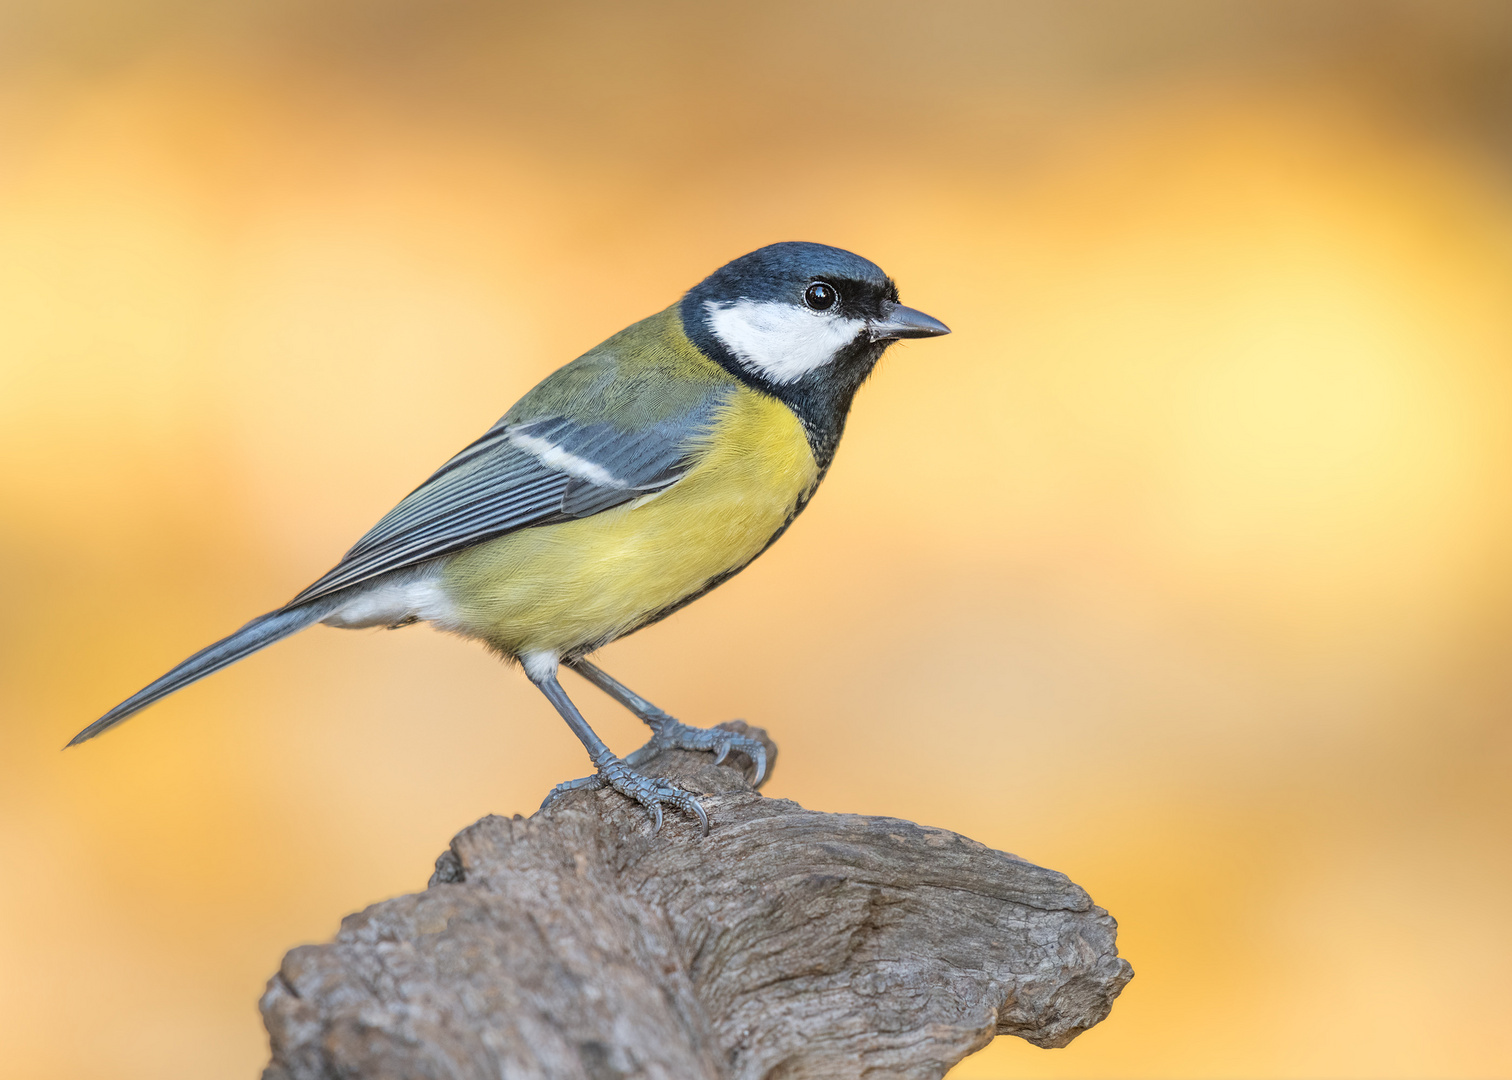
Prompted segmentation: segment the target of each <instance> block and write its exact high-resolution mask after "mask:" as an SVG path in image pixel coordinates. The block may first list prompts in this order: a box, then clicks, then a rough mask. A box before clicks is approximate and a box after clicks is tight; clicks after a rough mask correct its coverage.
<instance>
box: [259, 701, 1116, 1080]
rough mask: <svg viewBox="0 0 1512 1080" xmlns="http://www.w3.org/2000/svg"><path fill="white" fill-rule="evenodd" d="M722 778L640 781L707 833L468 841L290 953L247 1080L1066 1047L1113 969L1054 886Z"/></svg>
mask: <svg viewBox="0 0 1512 1080" xmlns="http://www.w3.org/2000/svg"><path fill="white" fill-rule="evenodd" d="M728 726H730V727H731V728H732V729H735V730H740V731H743V732H746V733H748V734H751V735H753V736H755V737H758V738H761V739H762V740H763V741H766V742H767V745H768V754H769V760H770V761H772V762H773V763H775V759H776V747H775V746H772V745H771V743H770V741H768V740H767V739H766V733H765V732H763V731H761V730H760V729H758V728H747V727H746V726H745V725H743V724H740V723H739V722H738V721H737V722H735V723H734V724H732V725H728ZM739 764H741V765H744V764H745V763H744V759H740V762H739ZM736 766H737V763H736V761H735V760H734V758H733V756H732V759H731V760H730V761H728V762H726V763H725V764H723V765H714V764H713V760H712V756H711V755H709V754H699V753H688V752H684V751H673V752H669V753H665V754H662V755H661V756H659V757H657V758H655V759H653V760H652V761H650V762H648V763H646V764H645V765H644V766H642V769H643V771H645V772H647V773H649V774H653V775H658V776H665V777H667V778H669V779H671V780H673V781H674V782H675V783H677V784H679V785H681V786H683V787H685V788H688V789H690V790H693V791H697V792H701V793H704V794H705V795H706V798H704V800H703V802H704V806H705V808H706V809H707V810H708V812H709V818H710V820H711V822H712V824H713V828H712V831H711V832H710V833H709V835H707V836H702V837H701V836H699V834H698V828H697V825H696V823H694V822H691V821H689V820H687V819H685V818H682V817H680V816H678V815H675V814H674V813H669V814H668V816H667V823H666V825H665V826H664V827H663V829H662V831H661V833H660V835H655V836H653V835H652V834H651V829H650V825H649V823H648V821H647V818H646V814H645V812H644V811H643V810H641V809H640V808H639V807H637V806H634V805H632V804H631V803H629V801H628V800H626V799H624V798H622V797H621V796H619V795H618V794H615V793H613V792H609V791H595V792H574V793H572V794H570V795H568V796H566V797H564V798H563V799H561V800H560V801H559V802H558V803H557V804H555V805H553V806H552V808H551V809H549V810H546V811H543V812H541V813H538V814H536V815H534V816H533V817H531V818H528V819H527V818H521V817H518V816H517V817H515V818H512V819H511V818H504V817H494V816H490V817H486V818H483V819H482V820H481V821H479V822H477V823H476V824H474V825H471V826H469V827H468V828H466V829H464V830H463V831H462V832H461V833H459V834H458V835H457V837H456V838H455V839H454V840H453V841H452V843H451V847H450V848H449V849H448V850H447V851H446V852H444V853H443V854H442V855H441V857H440V858H439V859H437V860H436V873H435V875H434V876H433V877H432V878H431V882H430V886H429V887H428V888H427V889H426V890H425V891H424V892H421V893H416V894H414V895H410V896H401V897H398V898H397V899H393V900H387V901H384V902H383V903H380V904H375V905H373V906H372V907H370V908H368V909H367V910H366V911H363V912H360V913H358V914H356V915H351V916H348V917H347V918H346V919H345V920H344V921H343V923H342V926H341V930H340V932H339V933H338V934H337V935H336V939H335V940H334V941H333V942H331V943H330V944H326V945H306V946H302V947H300V948H297V949H294V950H293V951H292V952H290V953H289V954H288V955H287V956H286V957H285V958H284V962H283V965H282V967H281V969H280V970H279V972H278V974H277V975H275V976H274V977H273V979H272V981H271V982H270V983H269V985H268V991H267V993H266V994H265V995H264V997H263V1000H262V1011H263V1017H264V1020H265V1022H266V1024H267V1027H268V1033H269V1036H270V1040H271V1044H272V1051H273V1058H272V1063H271V1064H270V1065H269V1066H268V1069H267V1071H266V1072H265V1073H264V1080H334V1078H337V1077H341V1078H351V1077H364V1078H368V1077H373V1078H388V1077H392V1078H395V1080H399V1078H405V1080H416V1078H436V1080H441V1078H446V1080H485V1078H488V1080H500V1078H508V1080H525V1078H531V1080H535V1078H542V1080H545V1078H550V1080H568V1078H570V1080H621V1078H628V1077H636V1078H646V1080H705V1078H706V1080H807V1078H815V1080H817V1078H821V1077H822V1078H826V1080H835V1078H844V1077H867V1078H870V1080H881V1078H884V1077H898V1078H905V1077H906V1078H910V1080H914V1078H917V1080H923V1078H936V1077H940V1076H943V1075H944V1073H945V1072H946V1070H948V1069H949V1068H950V1067H951V1066H952V1065H954V1064H955V1063H956V1062H957V1061H959V1060H960V1059H961V1058H963V1057H965V1056H966V1055H967V1054H970V1053H972V1052H973V1051H975V1050H978V1049H980V1048H981V1047H983V1046H985V1045H986V1044H987V1042H988V1041H990V1040H991V1039H992V1038H993V1036H994V1035H1017V1036H1020V1037H1021V1038H1024V1039H1027V1040H1029V1041H1030V1042H1031V1043H1034V1044H1035V1045H1036V1046H1042V1047H1060V1046H1065V1045H1066V1044H1067V1043H1069V1042H1070V1041H1071V1040H1072V1039H1074V1038H1075V1037H1076V1036H1077V1035H1078V1034H1080V1033H1081V1032H1083V1031H1085V1030H1086V1029H1087V1028H1089V1027H1091V1026H1092V1025H1093V1024H1096V1023H1098V1022H1099V1021H1100V1020H1102V1019H1103V1018H1104V1017H1105V1016H1107V1015H1108V1011H1109V1009H1111V1008H1112V1005H1113V999H1114V998H1115V997H1117V996H1118V993H1119V991H1120V990H1122V989H1123V986H1124V984H1125V983H1127V982H1128V981H1129V979H1130V977H1131V976H1132V974H1133V971H1132V969H1131V968H1130V967H1129V964H1128V962H1127V961H1125V960H1121V959H1119V957H1118V954H1117V950H1116V948H1115V946H1114V935H1115V931H1116V927H1115V924H1114V922H1113V920H1112V918H1110V917H1109V916H1108V914H1107V912H1105V911H1103V910H1102V909H1101V908H1099V907H1096V906H1095V905H1093V903H1092V901H1091V900H1090V899H1089V898H1088V896H1087V894H1086V893H1085V892H1084V891H1082V889H1080V888H1079V887H1078V886H1076V885H1075V884H1073V883H1072V882H1071V881H1070V880H1069V879H1068V878H1067V877H1065V876H1064V875H1063V874H1059V873H1057V872H1055V871H1054V870H1046V869H1043V868H1042V867H1038V866H1035V865H1033V864H1032V863H1028V862H1025V861H1024V860H1022V859H1019V858H1017V857H1016V856H1013V855H1008V854H1005V853H1003V852H1000V851H993V850H991V849H989V848H987V847H985V846H984V845H982V844H979V843H977V842H976V841H974V840H969V839H967V838H965V837H963V836H958V835H956V834H955V833H951V832H946V831H945V830H943V829H933V828H927V827H924V826H920V825H915V824H913V823H911V822H907V821H900V820H897V819H894V818H883V817H862V816H859V815H854V814H826V813H817V812H815V811H811V810H805V809H803V808H802V807H801V806H798V805H797V804H796V803H792V802H788V801H786V800H783V799H768V798H764V797H762V796H761V795H760V794H758V793H756V792H755V791H753V790H752V789H751V786H750V785H749V783H748V782H747V780H746V776H745V775H744V773H743V772H742V771H741V770H740V769H739V768H738V767H736Z"/></svg>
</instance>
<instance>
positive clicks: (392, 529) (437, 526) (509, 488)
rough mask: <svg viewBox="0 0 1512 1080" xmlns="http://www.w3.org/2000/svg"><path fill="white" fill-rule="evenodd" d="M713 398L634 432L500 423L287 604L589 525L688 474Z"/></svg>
mask: <svg viewBox="0 0 1512 1080" xmlns="http://www.w3.org/2000/svg"><path fill="white" fill-rule="evenodd" d="M716 404H717V402H716V401H715V399H714V398H712V397H711V398H709V399H706V400H705V401H704V402H702V403H700V405H699V406H698V407H697V408H695V409H693V410H690V411H689V412H687V413H684V414H683V415H681V416H677V417H672V418H669V419H667V420H663V421H660V422H658V423H656V424H653V425H651V426H650V427H647V428H643V429H640V430H638V431H624V430H622V429H620V428H618V427H616V426H615V425H613V424H604V423H598V424H587V425H583V424H578V423H575V422H574V421H572V420H569V419H567V418H565V417H561V416H548V417H543V418H540V419H536V420H531V421H529V422H528V423H521V424H505V423H504V422H503V421H500V422H499V423H498V424H496V425H495V426H494V427H492V428H490V429H489V431H488V432H487V433H486V434H485V435H484V436H483V437H482V438H481V439H479V440H478V441H477V442H475V443H473V444H472V445H471V446H469V447H467V449H465V450H463V451H462V452H461V453H459V454H458V455H457V456H456V457H454V458H452V459H451V460H450V461H448V462H447V463H446V464H445V465H443V466H442V467H441V468H440V469H438V470H437V471H436V472H435V474H434V475H432V476H431V478H430V479H429V480H427V481H426V482H425V483H423V484H421V485H420V486H419V487H418V488H416V489H415V490H414V491H412V492H410V494H408V495H406V496H405V497H404V499H403V500H401V501H400V503H399V505H398V506H396V507H394V509H392V510H390V511H389V512H388V513H387V514H386V515H385V516H384V517H383V519H382V520H381V521H379V522H378V524H377V525H375V526H373V528H372V529H371V530H369V532H368V533H367V535H366V536H364V537H363V538H362V539H361V540H359V541H357V543H356V544H355V545H354V546H353V547H352V550H350V551H348V552H347V553H346V554H345V555H344V556H342V559H341V562H339V563H337V564H336V566H335V567H334V568H332V569H331V571H330V572H329V573H327V574H326V575H325V576H324V577H322V578H321V579H320V580H319V581H317V582H315V583H314V584H313V585H311V586H310V587H309V588H307V589H305V590H304V591H303V592H301V593H300V594H299V595H298V596H296V597H295V598H294V599H293V600H291V601H289V604H288V606H289V607H293V606H294V605H297V604H302V603H305V602H306V601H309V600H314V599H317V598H319V597H322V596H327V595H329V594H331V593H333V592H336V591H337V590H339V589H344V588H347V587H348V586H351V585H356V584H358V583H360V582H363V581H368V580H370V579H372V578H375V577H378V576H380V575H382V574H387V573H390V572H392V571H394V570H402V569H404V568H406V567H410V566H416V565H418V564H420V563H423V562H427V561H429V560H431V559H435V558H439V557H440V556H442V555H449V554H451V553H452V552H455V551H460V550H461V549H463V548H466V547H471V546H472V545H474V544H478V543H482V542H483V541H485V540H492V539H494V538H495V537H499V536H503V535H505V534H506V533H511V532H514V531H516V530H518V529H525V528H529V527H531V526H534V525H550V524H553V523H555V522H560V521H571V520H572V519H574V518H582V517H588V516H590V515H593V514H597V513H600V512H602V511H604V510H608V509H610V508H612V507H615V506H619V505H620V504H622V503H626V502H629V501H631V500H633V499H637V498H639V497H640V496H642V495H647V494H650V493H652V492H656V491H661V490H663V489H665V488H667V487H670V486H671V485H672V484H675V483H676V482H677V481H678V480H680V479H682V477H683V476H684V475H685V474H686V473H687V471H688V469H690V468H691V467H692V465H693V463H694V458H695V456H696V452H697V451H696V442H694V438H695V436H696V435H697V434H698V433H699V432H700V431H701V430H703V429H704V428H706V426H707V424H708V422H709V420H710V418H711V416H712V413H713V411H714V406H715V405H716Z"/></svg>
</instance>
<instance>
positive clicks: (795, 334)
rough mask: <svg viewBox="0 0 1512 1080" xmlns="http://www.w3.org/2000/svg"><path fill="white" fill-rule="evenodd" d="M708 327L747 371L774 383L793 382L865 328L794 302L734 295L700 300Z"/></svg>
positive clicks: (856, 321) (858, 322)
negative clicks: (720, 299) (733, 298)
mask: <svg viewBox="0 0 1512 1080" xmlns="http://www.w3.org/2000/svg"><path fill="white" fill-rule="evenodd" d="M704 310H705V311H707V312H708V314H709V328H710V329H711V330H713V331H714V336H715V337H717V338H719V340H720V341H722V342H723V343H724V346H725V348H727V349H729V350H730V352H731V353H733V354H734V355H735V358H736V359H737V360H739V361H740V363H741V364H742V365H743V366H744V367H745V368H746V369H747V370H748V371H751V372H752V373H754V374H756V375H761V376H763V377H764V378H767V379H770V380H771V381H772V382H774V383H777V384H779V385H780V384H782V383H790V382H795V381H797V380H798V379H801V378H803V376H805V375H807V374H808V373H809V372H811V371H814V370H816V369H818V368H822V367H824V365H826V364H828V363H831V362H833V361H834V359H835V354H836V353H838V352H839V351H840V350H841V349H843V348H845V346H847V345H849V344H850V343H851V342H853V341H855V340H856V336H857V335H858V334H860V333H861V332H862V331H863V330H864V329H865V328H866V323H865V321H864V320H861V319H842V318H840V317H839V316H838V315H824V314H821V313H819V312H817V311H809V310H808V309H807V308H802V307H799V306H798V305H796V304H784V303H765V304H759V303H757V302H756V301H754V300H737V301H736V302H735V303H733V304H719V303H716V302H714V301H713V300H709V301H706V302H705V303H704Z"/></svg>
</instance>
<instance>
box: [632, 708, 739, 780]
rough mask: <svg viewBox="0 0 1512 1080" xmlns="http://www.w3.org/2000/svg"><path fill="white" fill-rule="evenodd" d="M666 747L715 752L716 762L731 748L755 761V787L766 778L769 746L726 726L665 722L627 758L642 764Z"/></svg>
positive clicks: (723, 758) (669, 748)
mask: <svg viewBox="0 0 1512 1080" xmlns="http://www.w3.org/2000/svg"><path fill="white" fill-rule="evenodd" d="M663 750H702V751H706V752H713V754H714V764H716V765H721V764H723V763H724V761H725V759H726V758H728V757H729V756H730V751H731V750H738V751H739V752H740V753H742V754H744V755H745V756H746V757H748V758H749V759H750V760H751V764H752V766H753V767H754V769H755V776H754V778H753V779H752V780H751V786H752V787H760V786H761V782H762V781H763V780H765V779H766V766H767V755H766V747H765V746H764V745H762V743H761V742H759V741H758V740H756V739H753V738H751V737H750V736H748V735H737V734H736V733H735V732H733V731H725V730H724V729H723V728H700V727H693V726H692V725H691V724H684V723H682V722H681V721H680V720H672V721H670V722H668V723H665V724H664V725H663V726H662V727H660V728H659V729H658V730H657V732H656V734H655V735H653V736H651V738H650V740H649V741H648V742H647V743H646V744H645V745H644V746H642V747H641V748H640V749H639V750H635V751H633V752H631V753H630V754H627V755H626V756H625V760H626V761H627V762H629V763H630V764H632V765H639V764H641V763H642V762H644V761H647V760H649V759H651V758H653V757H655V756H656V755H657V754H659V753H660V752H661V751H663Z"/></svg>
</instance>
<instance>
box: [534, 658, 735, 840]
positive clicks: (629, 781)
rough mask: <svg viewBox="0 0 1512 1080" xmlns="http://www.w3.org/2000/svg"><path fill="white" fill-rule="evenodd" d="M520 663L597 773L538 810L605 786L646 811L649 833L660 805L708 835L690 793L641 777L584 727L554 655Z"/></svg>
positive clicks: (657, 824)
mask: <svg viewBox="0 0 1512 1080" xmlns="http://www.w3.org/2000/svg"><path fill="white" fill-rule="evenodd" d="M521 661H522V663H523V665H524V668H525V674H526V675H527V676H528V677H529V678H530V681H531V682H533V683H535V685H536V688H537V689H538V690H540V691H541V693H543V694H545V695H546V700H547V701H550V702H551V703H552V704H553V705H555V706H556V711H557V712H559V713H561V714H562V719H563V720H565V721H567V726H568V727H570V728H571V729H572V733H573V734H574V735H576V736H577V737H578V739H579V741H581V742H582V744H583V747H584V748H585V749H586V750H587V751H588V757H589V759H590V760H591V761H592V762H593V767H594V769H595V770H597V771H596V772H595V773H594V775H593V776H585V777H583V778H581V779H579V780H568V781H567V782H565V783H562V784H558V785H557V786H556V787H554V788H552V789H551V792H550V793H549V794H548V795H547V796H546V798H545V800H544V801H543V802H542V803H541V809H543V810H544V809H545V808H546V807H547V806H549V805H550V804H551V802H552V801H553V800H554V799H556V798H557V796H559V795H561V794H563V793H564V792H568V791H576V790H578V789H580V788H599V787H604V786H605V785H608V786H609V787H612V788H613V789H614V790H615V791H618V792H619V793H620V794H621V795H626V796H628V797H630V798H632V799H634V800H635V801H636V802H638V803H640V804H641V805H642V806H644V807H645V808H646V812H647V813H649V814H650V815H651V821H652V830H651V831H652V832H653V833H656V832H659V831H661V826H662V809H661V808H662V804H663V803H666V804H667V805H669V806H675V807H677V808H678V809H679V810H682V811H684V812H686V813H689V814H692V815H693V816H694V817H696V818H698V822H699V824H700V825H701V826H702V827H703V832H704V833H705V834H707V833H708V831H709V816H708V815H707V814H705V813H704V808H703V807H702V806H700V805H699V802H698V800H697V799H696V798H694V797H693V795H692V794H691V793H690V792H687V791H684V790H683V789H682V788H677V787H673V786H672V785H671V784H668V783H666V782H665V781H663V780H659V779H656V778H655V777H647V776H642V775H641V774H640V773H638V772H636V771H635V770H633V769H632V768H631V767H630V766H629V765H628V764H626V762H625V761H622V760H621V759H619V758H617V757H615V756H614V751H612V750H610V749H609V747H607V746H605V745H604V740H603V739H600V738H599V737H598V736H597V735H596V734H594V731H593V729H592V728H591V727H589V726H588V721H586V720H584V719H583V714H582V713H580V712H578V709H577V706H576V705H574V704H573V703H572V699H571V698H569V697H568V696H567V691H565V690H563V689H562V684H561V683H559V682H557V677H556V667H557V659H556V657H555V656H551V655H550V654H545V653H530V654H527V655H525V656H523V657H521Z"/></svg>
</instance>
